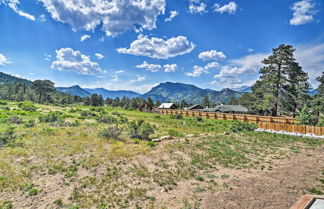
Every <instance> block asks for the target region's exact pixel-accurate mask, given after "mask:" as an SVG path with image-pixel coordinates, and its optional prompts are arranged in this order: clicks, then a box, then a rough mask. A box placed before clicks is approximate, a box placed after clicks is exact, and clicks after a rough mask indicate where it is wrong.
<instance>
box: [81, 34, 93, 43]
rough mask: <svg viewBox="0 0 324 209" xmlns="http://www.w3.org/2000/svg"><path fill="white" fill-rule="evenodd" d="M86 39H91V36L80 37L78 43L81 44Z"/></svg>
mask: <svg viewBox="0 0 324 209" xmlns="http://www.w3.org/2000/svg"><path fill="white" fill-rule="evenodd" d="M88 38H91V36H90V35H87V34H86V35H83V36H81V38H80V41H81V42H83V41H85V40H87V39H88Z"/></svg>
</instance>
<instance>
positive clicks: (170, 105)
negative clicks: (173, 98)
mask: <svg viewBox="0 0 324 209" xmlns="http://www.w3.org/2000/svg"><path fill="white" fill-rule="evenodd" d="M176 108H177V105H175V104H174V103H162V104H161V105H160V106H159V109H176Z"/></svg>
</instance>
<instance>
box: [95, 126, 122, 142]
mask: <svg viewBox="0 0 324 209" xmlns="http://www.w3.org/2000/svg"><path fill="white" fill-rule="evenodd" d="M122 133H123V128H120V127H118V125H116V126H109V127H107V128H105V129H103V130H102V131H101V132H100V133H99V136H101V137H102V138H104V139H115V140H119V139H120V136H121V135H122Z"/></svg>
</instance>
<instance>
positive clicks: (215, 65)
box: [205, 62, 219, 70]
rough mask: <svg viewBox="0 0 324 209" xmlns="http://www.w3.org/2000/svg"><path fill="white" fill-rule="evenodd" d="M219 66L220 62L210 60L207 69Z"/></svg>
mask: <svg viewBox="0 0 324 209" xmlns="http://www.w3.org/2000/svg"><path fill="white" fill-rule="evenodd" d="M218 67H219V63H218V62H210V63H208V64H207V65H206V66H205V69H207V70H209V69H212V68H218Z"/></svg>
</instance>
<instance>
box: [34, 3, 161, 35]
mask: <svg viewBox="0 0 324 209" xmlns="http://www.w3.org/2000/svg"><path fill="white" fill-rule="evenodd" d="M38 1H40V2H42V3H43V5H44V7H45V8H46V9H47V11H48V12H49V13H50V14H51V16H52V18H53V19H54V20H56V21H59V22H62V23H68V24H70V25H71V26H72V27H73V29H74V30H87V31H94V30H95V28H96V27H97V26H99V25H102V27H101V30H102V31H104V32H105V33H106V35H107V36H117V35H119V34H122V33H124V32H126V31H127V30H130V29H135V26H139V27H141V28H143V29H146V30H152V29H154V28H156V21H157V17H158V16H159V15H161V14H164V12H165V6H166V2H165V0H109V1H107V0H92V1H89V0H38Z"/></svg>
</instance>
